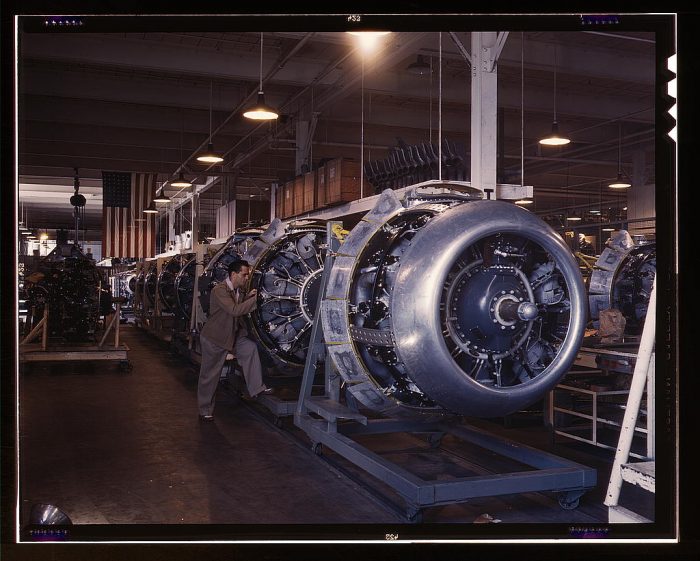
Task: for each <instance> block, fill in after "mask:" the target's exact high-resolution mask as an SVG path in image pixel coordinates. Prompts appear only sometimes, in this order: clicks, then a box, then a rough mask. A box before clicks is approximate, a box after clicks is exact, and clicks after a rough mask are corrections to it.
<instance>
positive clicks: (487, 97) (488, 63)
mask: <svg viewBox="0 0 700 561" xmlns="http://www.w3.org/2000/svg"><path fill="white" fill-rule="evenodd" d="M496 40H497V34H496V32H495V31H486V32H481V33H477V32H473V33H472V90H471V94H472V112H471V116H472V122H471V132H472V134H471V184H472V186H473V187H476V188H478V189H481V190H482V191H483V190H485V189H493V191H492V192H491V198H495V194H496V140H497V126H496V125H497V114H496V108H497V105H498V74H497V71H496V68H497V67H496V64H495V62H496V58H497V54H496V42H497V41H496Z"/></svg>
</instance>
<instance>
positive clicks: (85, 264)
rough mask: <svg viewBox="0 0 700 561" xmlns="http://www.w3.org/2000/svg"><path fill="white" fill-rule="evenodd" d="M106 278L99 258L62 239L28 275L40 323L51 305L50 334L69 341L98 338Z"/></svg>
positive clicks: (29, 297) (30, 302) (35, 319)
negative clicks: (101, 298)
mask: <svg viewBox="0 0 700 561" xmlns="http://www.w3.org/2000/svg"><path fill="white" fill-rule="evenodd" d="M101 285H102V278H101V276H100V274H99V272H98V271H97V267H96V266H95V262H94V261H93V260H92V259H90V258H89V257H87V256H86V255H85V254H84V253H83V252H82V251H81V249H80V247H78V246H77V245H75V244H72V243H68V242H67V241H66V240H65V239H61V240H58V243H57V245H56V247H55V248H54V250H53V251H52V252H51V253H50V254H49V255H47V256H46V257H44V258H43V259H41V260H40V261H39V263H38V265H37V268H36V269H35V270H34V271H33V272H32V273H31V274H29V275H26V276H25V290H26V295H27V300H28V305H29V309H30V315H31V325H36V323H38V322H39V321H40V320H41V318H42V317H43V316H44V311H45V307H46V306H48V308H49V310H50V314H49V316H48V335H49V337H53V338H60V339H63V340H65V341H70V342H77V341H94V339H95V333H96V331H97V322H98V319H99V313H100V292H101V288H102V286H101Z"/></svg>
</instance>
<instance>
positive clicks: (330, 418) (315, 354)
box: [294, 222, 597, 522]
mask: <svg viewBox="0 0 700 561" xmlns="http://www.w3.org/2000/svg"><path fill="white" fill-rule="evenodd" d="M333 226H334V223H333V222H329V223H328V240H329V250H328V253H327V256H326V263H325V267H324V274H323V277H322V281H321V289H320V291H319V302H320V301H321V299H323V298H324V297H325V290H326V286H327V283H328V276H329V271H330V270H331V267H332V264H333V259H334V255H335V253H336V251H337V250H338V247H339V245H340V242H339V240H338V239H337V237H336V236H334V235H333ZM319 309H320V305H319ZM321 365H323V369H324V370H323V372H324V377H325V384H324V387H325V391H324V395H322V396H315V395H312V388H313V382H314V378H315V375H316V372H317V371H318V370H319V369H320V368H321ZM340 382H341V380H340V376H339V375H338V374H337V373H336V372H335V371H334V369H333V368H332V366H331V361H330V360H327V357H326V344H325V341H324V338H323V329H322V327H321V322H320V321H316V322H314V324H313V327H312V332H311V341H310V344H309V351H308V353H307V357H306V365H305V368H304V375H303V378H302V383H301V391H300V394H299V401H298V405H297V410H296V413H295V415H294V424H295V425H296V426H297V427H298V428H300V429H301V430H303V431H304V432H305V433H306V435H307V436H308V437H309V439H310V441H311V448H312V450H313V451H314V452H315V453H316V454H318V455H322V449H323V447H324V446H325V447H328V448H329V449H330V450H333V451H334V452H335V453H337V454H339V455H341V456H342V457H344V458H345V459H347V460H348V461H350V462H352V463H353V464H355V465H356V466H358V467H360V468H361V469H362V470H364V471H365V472H366V473H368V474H370V475H371V476H373V477H375V478H377V479H379V480H380V481H382V482H383V483H385V484H387V485H388V486H390V487H391V488H392V489H393V490H394V491H396V492H397V493H398V494H399V495H400V496H401V497H402V498H403V499H404V501H405V503H406V510H405V516H406V518H407V520H408V521H409V522H419V521H420V520H421V519H422V510H423V509H424V508H426V507H432V506H438V505H445V504H453V503H458V502H464V501H467V500H469V499H473V498H476V497H491V496H499V495H508V494H513V493H528V492H540V491H550V492H555V493H558V495H559V504H560V506H561V507H562V508H564V509H567V510H569V509H573V508H576V507H577V506H578V504H579V499H580V497H581V496H582V495H583V494H584V493H585V492H586V491H587V490H588V489H591V488H592V487H594V486H595V484H596V478H597V474H596V470H595V469H593V468H589V467H586V466H583V465H581V464H577V463H575V462H572V461H569V460H566V459H564V458H560V457H558V456H555V455H553V454H549V453H546V452H543V451H541V450H536V449H534V448H530V447H528V446H525V445H522V444H520V443H516V442H513V441H510V440H506V439H504V438H502V437H499V436H496V435H493V434H490V433H489V432H487V431H484V430H481V429H477V428H475V427H470V426H467V425H457V424H454V423H450V422H447V421H427V420H407V419H384V418H382V419H370V418H368V417H367V416H366V415H364V414H363V413H362V412H360V411H358V410H355V409H352V408H350V407H348V406H347V405H346V404H344V403H342V401H341V391H340V390H341V387H340ZM401 432H404V433H417V434H427V435H428V441H429V442H430V443H431V444H433V445H434V446H438V445H439V443H440V440H441V439H442V437H443V436H444V435H445V434H450V435H452V436H454V437H456V438H458V439H460V441H462V442H465V443H468V444H469V445H473V446H477V447H481V448H484V449H486V450H489V451H490V452H492V453H495V454H497V455H499V456H501V457H503V458H507V459H508V460H514V461H516V462H520V463H522V464H525V465H527V466H529V467H530V468H531V469H528V470H526V471H514V472H507V473H487V474H480V475H476V476H466V477H456V478H454V479H453V480H450V481H438V480H431V479H425V478H423V477H420V476H418V475H416V474H414V473H411V472H410V471H408V470H406V469H405V468H403V467H401V466H399V465H398V464H396V463H394V462H392V461H390V460H388V459H386V458H384V457H382V456H381V455H379V454H378V453H376V452H373V451H372V450H370V449H369V448H367V447H366V446H364V445H362V444H361V443H360V442H359V441H358V440H357V439H356V437H361V436H363V435H371V434H391V433H401Z"/></svg>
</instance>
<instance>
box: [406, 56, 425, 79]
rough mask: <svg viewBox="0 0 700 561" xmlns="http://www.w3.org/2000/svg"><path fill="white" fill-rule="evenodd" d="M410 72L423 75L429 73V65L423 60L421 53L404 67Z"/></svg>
mask: <svg viewBox="0 0 700 561" xmlns="http://www.w3.org/2000/svg"><path fill="white" fill-rule="evenodd" d="M406 70H408V71H409V72H410V73H411V74H418V75H419V76H423V75H425V74H430V65H429V64H428V63H427V62H425V60H424V59H423V55H418V56H417V58H416V60H415V62H412V63H411V64H409V65H408V67H407V68H406Z"/></svg>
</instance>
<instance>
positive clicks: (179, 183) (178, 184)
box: [161, 111, 192, 202]
mask: <svg viewBox="0 0 700 561" xmlns="http://www.w3.org/2000/svg"><path fill="white" fill-rule="evenodd" d="M180 114H181V115H182V111H181V112H180ZM183 129H184V119H180V161H182V144H183V142H182V137H183V134H184V133H183ZM184 165H185V164H184V162H183V164H182V167H184ZM165 183H167V181H166V182H165ZM165 183H163V190H162V191H161V194H162V195H163V197H164V198H167V197H166V196H165ZM170 185H172V186H173V187H181V188H187V187H192V183H190V182H189V181H187V180H186V179H185V173H184V172H183V171H182V170H180V175H178V178H177V179H176V180H175V181H173V182H172V183H171V184H170ZM169 200H170V199H168V201H169ZM168 201H162V202H168Z"/></svg>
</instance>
